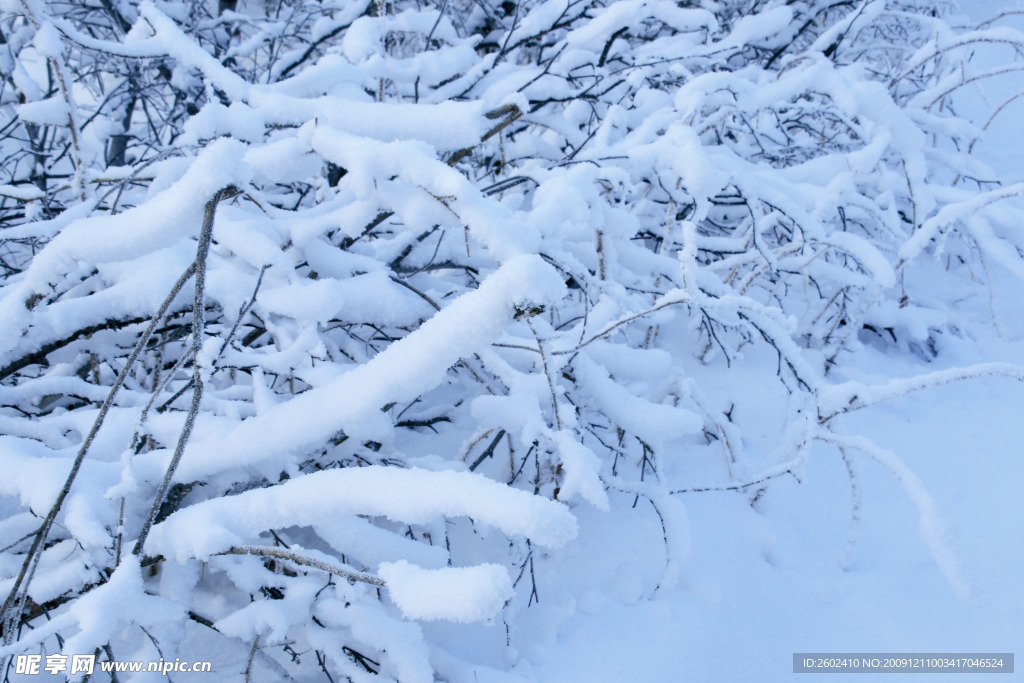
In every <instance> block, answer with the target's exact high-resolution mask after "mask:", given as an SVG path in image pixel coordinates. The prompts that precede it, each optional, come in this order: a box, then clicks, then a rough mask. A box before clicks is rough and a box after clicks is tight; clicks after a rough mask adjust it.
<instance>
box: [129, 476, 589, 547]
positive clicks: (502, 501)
mask: <svg viewBox="0 0 1024 683" xmlns="http://www.w3.org/2000/svg"><path fill="white" fill-rule="evenodd" d="M353 515H371V516H381V517H387V518H388V519H391V520H393V521H396V522H403V523H406V524H421V523H426V522H430V521H433V520H435V519H438V518H440V517H458V516H468V517H472V518H473V519H474V520H475V521H476V522H477V523H481V524H488V525H490V526H494V527H497V528H498V529H501V530H502V531H503V532H505V533H507V534H509V535H512V536H525V537H527V538H529V539H531V540H532V541H533V542H534V543H537V544H539V545H543V546H548V547H557V546H561V545H563V544H565V543H566V542H568V541H569V540H571V539H572V538H574V537H575V536H576V518H575V517H573V515H572V513H570V512H569V510H568V509H567V508H566V507H565V506H564V505H562V504H561V503H558V502H556V501H553V500H549V499H547V498H542V497H540V496H535V495H533V494H530V493H527V492H526V491H521V490H519V489H513V488H510V487H508V486H506V485H504V484H500V483H498V482H495V481H492V480H490V479H487V478H485V477H483V476H480V475H477V474H472V473H469V472H452V471H444V472H431V471H428V470H421V469H415V468H414V469H400V468H396V467H380V466H371V467H359V468H345V469H335V470H324V471H321V472H315V473H313V474H308V475H306V476H303V477H300V478H298V479H292V480H290V481H287V482H285V483H284V484H281V485H280V486H274V487H271V488H265V489H254V490H251V491H246V492H245V493H240V494H238V495H237V496H230V497H227V498H216V499H214V500H208V501H205V502H203V503H199V504H197V505H193V506H192V507H189V508H186V509H184V510H180V511H178V512H176V513H174V514H173V515H171V516H170V517H168V518H167V520H166V521H164V522H163V523H161V524H157V525H156V526H155V527H153V531H152V533H151V534H150V536H149V542H148V544H147V546H146V549H147V552H149V553H159V554H162V555H164V556H166V557H172V558H174V559H176V560H177V561H184V560H187V559H189V558H190V557H196V558H207V557H210V556H211V555H214V554H216V553H219V552H222V551H224V550H227V549H228V548H230V547H232V546H235V545H240V544H244V543H245V542H246V541H247V540H249V539H252V538H254V537H256V536H257V535H258V534H259V533H261V532H263V531H265V530H267V529H275V528H280V527H283V526H292V525H299V526H306V525H316V524H318V523H320V522H321V521H323V520H325V519H341V518H344V517H348V516H353Z"/></svg>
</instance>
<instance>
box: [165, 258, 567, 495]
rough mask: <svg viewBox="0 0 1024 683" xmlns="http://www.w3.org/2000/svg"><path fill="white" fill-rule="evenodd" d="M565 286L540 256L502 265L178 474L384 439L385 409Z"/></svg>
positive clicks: (193, 455)
mask: <svg viewBox="0 0 1024 683" xmlns="http://www.w3.org/2000/svg"><path fill="white" fill-rule="evenodd" d="M563 289H564V283H563V282H562V280H561V278H559V276H558V274H557V273H556V272H555V270H554V269H553V268H551V266H549V265H547V264H546V263H544V261H543V260H542V259H540V258H539V257H537V256H523V257H517V258H514V259H512V260H510V261H508V262H507V263H505V264H504V265H503V266H501V268H499V269H498V270H497V271H495V273H494V274H492V275H491V276H490V277H488V278H487V279H486V280H484V282H483V283H482V284H481V285H480V288H479V289H477V290H475V291H472V292H469V293H467V294H464V295H463V296H461V297H459V298H458V299H457V300H455V301H454V302H452V303H451V304H450V305H449V306H448V307H446V308H444V309H443V310H441V311H440V312H439V313H437V314H436V315H435V316H434V317H433V318H431V319H430V320H428V321H427V322H425V323H424V324H423V325H422V326H421V327H420V328H419V329H418V330H416V331H415V332H413V333H412V334H410V335H408V336H407V337H405V338H404V339H401V340H399V341H397V342H395V343H393V344H392V345H391V346H389V347H388V348H387V349H385V350H384V351H382V352H381V353H380V354H378V355H377V356H375V357H374V358H373V359H371V360H370V361H369V362H367V363H366V364H364V365H361V366H359V367H358V368H356V369H354V370H352V371H351V372H348V373H346V374H344V375H342V376H341V377H339V378H337V379H336V380H334V381H332V382H330V383H328V384H326V385H324V386H321V387H317V388H316V389H312V390H310V391H307V392H306V393H304V394H300V395H298V396H296V397H294V398H293V399H291V400H289V401H287V402H286V403H282V404H280V405H278V406H275V407H274V408H272V409H271V410H268V411H267V412H266V413H264V414H262V415H259V416H256V417H253V418H249V419H247V420H245V421H244V422H242V423H241V424H240V425H238V427H237V428H235V429H234V430H233V431H232V432H231V433H229V434H227V435H225V436H224V437H223V438H221V439H218V440H217V441H215V442H210V441H206V442H199V443H196V444H195V445H194V446H192V447H190V448H189V449H188V451H187V452H186V454H185V458H184V460H183V461H182V463H181V468H180V470H179V473H178V475H179V476H180V477H183V478H185V480H188V479H190V478H195V477H200V476H203V475H204V474H205V473H209V472H211V471H217V470H220V469H222V468H224V467H230V466H232V465H237V466H241V465H246V464H251V463H254V462H258V461H260V460H263V459H266V458H269V457H272V456H274V455H275V454H280V453H284V452H293V451H297V450H301V449H305V448H310V447H312V446H314V445H315V444H319V443H323V442H324V441H326V440H327V439H328V438H330V437H331V436H333V435H334V434H336V433H337V432H338V430H339V429H343V430H345V432H346V433H347V434H349V435H351V436H362V437H365V438H373V437H376V438H378V439H380V438H386V437H387V434H388V432H389V429H390V421H389V420H388V418H387V417H386V416H385V415H384V414H383V413H382V412H381V408H383V407H384V406H385V405H387V404H388V403H394V402H398V401H411V400H413V399H415V398H416V397H417V396H419V395H420V394H422V393H423V392H425V391H428V390H430V389H432V388H434V387H435V386H437V385H438V384H439V383H440V382H441V381H442V380H443V379H444V377H445V374H446V373H447V372H448V368H450V367H451V366H452V365H454V364H455V363H457V362H458V361H459V360H460V359H462V358H464V357H466V356H468V355H471V354H473V353H474V352H476V351H477V350H479V349H482V348H485V347H486V346H487V345H488V344H490V343H491V342H492V341H494V340H495V339H496V338H498V337H499V336H500V335H501V333H502V331H503V330H504V329H505V327H506V326H507V325H508V324H509V323H510V322H511V320H512V317H513V315H514V313H515V307H516V305H518V304H526V303H530V304H533V305H536V304H543V303H545V302H550V301H552V300H554V299H555V298H556V297H558V296H559V294H560V293H561V291H562V290H563Z"/></svg>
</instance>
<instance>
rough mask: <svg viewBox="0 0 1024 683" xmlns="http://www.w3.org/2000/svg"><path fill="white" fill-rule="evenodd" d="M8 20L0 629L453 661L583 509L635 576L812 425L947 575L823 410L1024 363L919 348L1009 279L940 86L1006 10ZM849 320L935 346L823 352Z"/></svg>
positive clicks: (400, 671) (109, 5)
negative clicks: (621, 520)
mask: <svg viewBox="0 0 1024 683" xmlns="http://www.w3.org/2000/svg"><path fill="white" fill-rule="evenodd" d="M3 11H4V14H3V18H2V19H0V42H2V45H0V73H2V76H3V87H2V90H0V135H2V139H0V150H2V154H0V183H2V185H0V268H2V273H0V278H2V279H0V323H2V324H0V434H2V435H0V494H2V496H3V497H2V498H0V519H2V521H0V549H2V554H0V595H3V596H5V598H6V599H5V601H4V603H3V620H2V628H3V648H2V649H0V654H2V655H3V656H4V657H5V658H9V656H10V655H13V654H16V653H23V652H44V653H54V652H59V651H63V652H64V653H65V654H75V653H92V652H96V653H99V656H100V658H101V659H103V658H110V659H117V660H125V659H158V658H163V659H165V660H172V659H174V658H175V657H182V658H190V659H195V658H197V657H196V653H197V652H204V650H203V649H202V648H203V647H205V648H207V650H205V651H208V650H209V648H213V649H216V648H230V647H235V648H238V647H241V648H242V650H243V656H241V657H239V658H237V659H236V660H232V661H233V662H234V665H235V666H236V668H235V669H234V670H220V671H219V672H218V673H219V674H221V675H223V676H227V675H230V674H238V675H243V674H244V676H245V677H246V678H247V679H249V678H252V679H254V680H267V679H271V678H273V679H277V678H295V679H305V678H311V677H314V676H316V677H320V676H323V675H324V674H325V673H326V674H327V675H328V676H329V677H331V680H345V679H348V680H352V681H370V680H373V681H380V680H399V681H402V682H403V683H413V682H419V681H424V682H429V681H431V680H434V679H435V677H438V678H440V679H441V680H451V681H455V680H463V677H464V676H465V675H466V673H465V671H466V667H465V665H464V664H463V663H461V662H460V660H459V658H457V657H455V656H453V655H452V654H451V653H449V652H447V651H446V649H445V647H444V645H443V642H442V639H439V638H435V637H433V636H432V635H431V634H432V632H431V631H429V629H427V625H428V624H430V623H431V622H432V621H434V620H450V621H455V622H484V623H487V622H491V623H494V622H497V623H504V631H505V634H506V638H507V644H508V645H509V646H510V649H509V652H510V653H513V654H512V655H510V657H511V659H510V663H511V662H512V661H514V647H515V645H516V637H517V633H518V632H519V629H520V628H521V625H520V622H521V621H522V620H523V619H525V617H524V615H525V614H527V610H528V609H529V608H530V605H531V604H532V603H533V602H534V599H535V598H536V596H537V591H538V586H537V581H536V576H535V568H536V567H537V565H538V564H540V563H544V562H551V561H555V559H556V558H557V556H558V552H559V551H558V548H560V547H563V546H564V545H565V544H566V543H569V542H571V541H572V539H573V538H574V537H575V536H576V534H577V533H578V529H577V520H576V517H575V516H574V514H573V509H579V508H580V507H581V506H586V507H593V508H596V509H599V510H606V511H608V512H607V514H608V515H610V516H614V515H615V514H616V513H617V509H618V508H621V507H624V506H625V507H629V506H631V505H637V504H642V505H649V506H653V509H654V510H655V511H656V512H657V515H656V519H658V520H659V521H660V525H661V528H660V529H658V535H659V536H661V537H662V539H663V542H664V547H665V557H666V562H665V566H664V573H663V575H662V576H661V579H660V582H659V583H658V589H659V590H660V589H667V588H669V587H671V586H673V585H675V583H676V582H677V581H678V579H679V577H680V573H681V571H684V566H685V562H686V560H687V553H688V548H687V545H688V541H687V539H688V528H689V527H688V525H689V522H688V520H687V517H686V512H685V507H684V505H685V502H686V497H687V495H691V494H696V493H698V492H700V491H707V490H709V489H715V490H731V491H733V492H735V493H734V495H746V496H749V497H750V498H751V499H752V500H754V499H756V498H757V497H758V496H760V495H761V493H762V492H763V490H764V489H765V488H766V487H770V486H771V485H772V483H773V482H774V481H776V480H778V479H780V478H783V477H791V476H792V477H799V476H800V473H801V468H802V466H803V464H804V463H805V461H806V459H807V458H808V457H809V453H810V449H811V446H812V444H814V443H815V442H817V441H824V442H826V443H829V444H834V445H835V446H837V447H838V448H837V449H836V452H837V453H838V455H836V457H841V458H842V459H843V460H844V461H845V462H846V465H847V467H848V468H849V473H850V478H851V483H852V491H853V494H854V495H853V503H852V508H851V509H852V510H853V514H852V518H853V520H854V522H855V521H856V519H857V518H858V516H859V502H858V498H857V496H858V491H859V484H858V479H857V459H858V458H861V457H865V456H866V457H870V458H874V459H876V460H879V461H880V462H882V463H883V464H884V465H885V466H886V467H888V468H889V469H890V470H891V471H892V472H893V474H894V475H895V476H896V477H898V478H899V479H900V480H901V482H902V483H903V484H904V486H905V488H906V490H907V493H908V495H910V497H911V498H912V499H913V500H914V502H915V503H916V504H917V506H918V509H919V510H920V513H921V516H922V530H923V532H924V534H925V536H926V538H927V540H928V542H929V544H930V546H931V548H932V550H933V552H934V554H935V558H936V561H937V562H938V564H939V566H940V568H941V569H942V571H943V572H944V573H945V574H946V576H947V578H948V579H949V581H950V583H951V584H952V586H953V588H954V590H956V591H958V592H959V593H961V595H963V596H967V595H968V594H969V590H970V589H969V586H968V585H967V583H966V582H965V581H964V579H963V577H962V576H961V573H960V570H959V568H958V565H957V561H956V559H955V555H954V554H953V553H952V552H951V551H950V549H949V548H948V547H947V541H946V539H945V535H944V533H943V530H942V528H941V525H940V524H939V523H938V522H937V520H936V517H935V514H934V510H933V507H934V505H933V503H932V501H931V498H930V497H929V495H928V493H927V491H926V490H925V489H924V487H923V486H922V484H921V482H920V480H919V479H918V478H917V477H916V476H915V475H914V473H913V472H912V471H911V470H910V469H909V468H907V467H906V466H905V465H904V464H903V462H902V461H901V460H900V459H899V458H898V457H897V456H896V455H893V454H890V453H887V452H886V451H884V450H883V449H881V448H879V447H878V446H876V445H874V444H873V443H871V442H869V441H867V440H866V439H863V438H862V437H858V436H856V435H851V434H848V433H847V432H846V431H844V429H843V428H842V425H841V421H842V415H843V414H844V413H846V412H849V411H851V410H856V409H860V408H863V407H866V406H869V405H872V404H873V403H877V402H878V401H881V400H885V399H887V398H889V397H892V396H897V395H901V394H903V393H906V392H908V391H911V390H914V389H918V388H923V387H927V386H930V385H934V384H937V383H943V382H949V381H956V380H959V379H964V378H969V377H972V376H977V375H982V374H1009V375H1015V376H1020V373H1019V372H1018V371H1017V370H1016V369H1015V368H1013V367H1009V366H1004V365H995V364H990V365H985V366H976V367H971V368H965V369H961V370H956V369H954V370H944V371H940V372H931V373H929V372H927V370H928V368H927V367H925V366H927V364H928V363H929V362H930V361H932V360H933V359H934V358H935V357H936V355H937V354H940V353H941V349H942V343H943V341H942V340H943V337H944V336H947V335H959V334H962V333H963V330H962V328H961V326H960V324H959V321H958V318H957V316H956V314H955V311H954V310H953V306H952V305H953V303H954V301H956V300H959V299H962V298H963V297H966V296H974V297H978V300H979V301H987V299H986V297H987V292H986V289H985V287H986V285H985V281H986V280H987V277H986V274H987V273H989V272H991V271H992V270H995V269H999V270H1000V271H1001V272H1002V271H1009V272H1011V273H1012V274H1013V275H1015V276H1016V277H1018V278H1020V279H1021V280H1024V261H1022V253H1024V252H1022V249H1024V233H1022V232H1021V230H1020V215H1021V214H1020V212H1021V210H1022V202H1021V199H1020V198H1021V195H1022V194H1024V184H1020V183H1018V184H1011V183H1007V182H1005V179H1000V178H998V177H996V176H995V174H994V173H993V172H992V171H991V169H989V168H987V167H986V166H985V165H984V164H983V163H981V162H980V161H978V160H976V159H975V158H974V156H973V155H972V151H973V148H974V145H975V143H976V141H977V140H979V139H980V138H981V137H982V136H983V135H984V132H985V128H986V127H987V126H988V124H989V123H990V122H991V121H992V118H988V119H984V118H983V119H982V120H968V119H966V118H961V117H959V116H958V113H957V106H956V103H957V97H958V96H959V95H960V94H961V93H962V92H963V91H964V90H965V89H968V88H971V87H974V86H975V85H976V84H977V83H981V82H984V81H985V79H987V78H991V77H995V76H998V75H1001V74H1006V73H1010V72H1013V71H1015V70H1019V69H1021V68H1022V67H1021V62H1019V61H1013V60H1012V58H1010V59H1007V62H1006V64H1005V66H1004V67H1000V68H999V69H996V70H994V71H990V70H986V69H982V68H978V67H975V66H974V64H973V62H972V58H973V56H974V55H976V54H977V53H979V52H982V51H985V50H993V49H1005V50H1006V54H1009V55H1011V56H1012V55H1015V54H1018V53H1020V51H1021V50H1022V49H1024V35H1021V34H1019V33H1016V32H1014V31H1011V30H1009V29H1005V28H998V27H995V26H992V25H988V26H981V27H978V28H975V29H965V28H956V21H955V13H956V8H955V6H954V5H953V3H952V2H936V1H934V0H857V1H854V0H846V1H836V0H789V1H788V2H785V1H783V0H701V2H696V1H694V2H688V1H684V0H681V1H676V0H650V1H648V0H623V1H618V2H602V1H601V0H540V1H535V0H505V1H504V2H500V3H499V2H497V1H496V0H493V1H492V0H482V1H475V2H471V1H469V0H442V1H441V2H433V1H432V0H417V1H413V0H393V1H392V0H374V1H373V2H367V1H365V0H364V1H362V2H360V1H353V0H316V1H314V0H220V1H219V3H214V2H200V1H197V0H191V1H185V0H176V1H169V2H154V1H152V0H142V1H141V2H136V1H135V0H98V1H97V2H77V1H75V2H70V1H62V0H5V1H4V3H3ZM1000 104H1001V103H998V102H996V103H994V104H993V106H992V108H991V110H990V111H989V112H988V114H989V115H990V116H991V117H995V116H998V115H999V113H1000ZM920 273H929V274H931V276H933V277H929V279H928V282H934V281H936V280H935V278H936V277H937V278H938V279H939V281H942V282H946V283H948V285H947V286H946V287H945V288H943V289H942V290H941V291H934V290H933V289H931V288H923V287H921V286H920V285H919V283H920V282H922V281H923V279H921V278H918V277H917V276H918V275H919V274H920ZM936 274H937V275H936ZM865 343H870V344H873V345H876V346H885V347H887V348H889V349H890V350H892V351H893V352H898V353H904V354H908V355H911V356H913V357H916V358H917V359H918V362H919V363H920V364H921V365H922V366H923V367H922V373H923V374H922V375H921V376H920V377H918V378H916V379H911V380H899V381H893V382H890V383H888V384H882V385H876V386H867V385H864V384H860V383H857V382H853V381H844V380H848V379H849V378H848V377H845V376H844V374H843V367H844V360H845V359H846V358H847V357H848V356H850V355H851V354H856V353H857V352H858V350H859V349H860V348H861V346H862V344H865ZM739 367H742V368H744V373H743V374H742V375H741V377H742V378H743V380H742V381H737V380H736V379H734V372H735V370H736V369H737V368H739ZM752 373H753V376H756V377H757V378H758V380H757V381H756V382H751V381H750V378H751V376H752ZM766 397H768V398H767V400H769V401H771V402H774V404H776V405H777V406H778V407H779V409H778V414H777V416H775V417H776V418H777V420H776V423H775V425H774V430H775V431H774V433H773V434H772V435H771V436H770V437H769V438H767V439H765V438H755V437H754V436H753V435H751V434H748V432H747V430H746V426H747V425H748V424H749V423H750V421H751V420H752V419H754V418H755V417H756V418H757V421H758V422H759V423H760V422H762V421H763V416H754V415H752V408H753V407H755V406H758V405H762V404H763V403H764V402H765V401H766ZM762 436H763V435H762ZM855 538H856V529H855V528H854V529H853V530H852V531H851V543H852V542H853V541H854V540H855ZM850 552H852V546H851V548H850ZM542 588H543V587H542V586H541V590H542ZM211 643H213V644H212V645H211ZM7 661H9V659H8V660H7ZM465 680H470V679H468V678H467V679H465Z"/></svg>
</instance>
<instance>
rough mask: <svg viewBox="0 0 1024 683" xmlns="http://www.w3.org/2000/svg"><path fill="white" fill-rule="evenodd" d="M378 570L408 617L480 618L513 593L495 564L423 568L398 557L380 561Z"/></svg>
mask: <svg viewBox="0 0 1024 683" xmlns="http://www.w3.org/2000/svg"><path fill="white" fill-rule="evenodd" d="M378 574H379V575H380V577H381V578H382V579H384V581H386V582H387V584H388V592H389V593H390V594H391V599H392V600H394V601H395V604H396V605H398V608H399V609H400V610H402V614H404V615H405V616H406V618H408V619H424V620H427V621H434V620H438V619H446V620H448V621H461V622H472V621H483V620H485V619H490V618H491V617H493V616H494V615H495V614H496V613H497V612H498V610H500V609H501V607H502V605H504V604H505V601H506V600H508V599H509V598H511V597H512V594H513V590H512V580H511V579H510V578H509V575H508V571H507V570H506V569H505V568H504V567H502V566H501V565H497V564H481V565H477V566H475V567H445V568H443V569H423V568H421V567H417V566H416V565H413V564H409V563H408V562H406V561H405V560H400V561H398V562H384V563H382V564H381V565H380V569H379V570H378Z"/></svg>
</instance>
